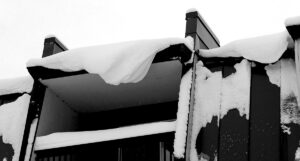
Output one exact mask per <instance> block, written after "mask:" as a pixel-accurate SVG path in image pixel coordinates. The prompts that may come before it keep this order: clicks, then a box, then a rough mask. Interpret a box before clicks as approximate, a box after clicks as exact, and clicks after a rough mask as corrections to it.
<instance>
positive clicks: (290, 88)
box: [280, 59, 300, 125]
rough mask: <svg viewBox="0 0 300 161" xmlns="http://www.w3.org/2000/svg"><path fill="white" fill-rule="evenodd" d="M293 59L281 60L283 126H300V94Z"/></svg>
mask: <svg viewBox="0 0 300 161" xmlns="http://www.w3.org/2000/svg"><path fill="white" fill-rule="evenodd" d="M295 68H296V66H295V61H294V60H293V59H282V60H281V96H280V97H281V101H280V102H281V124H289V123H295V124H299V125H300V108H299V103H298V102H299V93H298V86H297V76H296V69H295Z"/></svg>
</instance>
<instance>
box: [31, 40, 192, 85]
mask: <svg viewBox="0 0 300 161" xmlns="http://www.w3.org/2000/svg"><path fill="white" fill-rule="evenodd" d="M176 44H185V45H186V46H187V47H188V48H189V49H190V50H191V51H192V49H193V40H192V38H190V37H188V38H165V39H154V40H137V41H129V42H121V43H115V44H107V45H98V46H91V47H84V48H78V49H73V50H67V51H65V52H61V53H58V54H55V55H52V56H49V57H46V58H41V59H32V60H29V61H28V62H27V66H28V67H33V66H42V67H46V68H50V69H59V70H62V71H66V72H74V71H81V70H86V71H87V72H89V73H95V74H98V75H99V76H100V77H102V78H103V79H104V81H105V82H106V83H109V84H113V85H118V84H120V83H129V82H133V83H135V82H138V81H140V80H142V79H143V78H144V76H145V75H146V74H147V72H148V70H149V68H150V66H151V63H152V61H153V59H154V57H155V55H156V54H157V53H158V52H160V51H162V50H164V49H166V48H168V47H170V46H171V45H176Z"/></svg>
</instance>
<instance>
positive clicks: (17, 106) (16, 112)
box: [0, 94, 30, 161]
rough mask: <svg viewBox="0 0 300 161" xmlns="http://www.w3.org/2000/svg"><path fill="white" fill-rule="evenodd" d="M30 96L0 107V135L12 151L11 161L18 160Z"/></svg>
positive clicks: (23, 96) (24, 96)
mask: <svg viewBox="0 0 300 161" xmlns="http://www.w3.org/2000/svg"><path fill="white" fill-rule="evenodd" d="M29 101H30V96H29V95H28V94H24V95H22V96H21V97H19V98H18V99H17V100H16V101H15V102H11V103H8V104H4V105H2V106H0V135H1V136H3V142H4V143H7V144H11V145H12V147H13V149H14V156H13V161H18V160H19V155H20V149H21V144H22V139H23V133H24V128H25V122H26V116H27V112H28V105H29Z"/></svg>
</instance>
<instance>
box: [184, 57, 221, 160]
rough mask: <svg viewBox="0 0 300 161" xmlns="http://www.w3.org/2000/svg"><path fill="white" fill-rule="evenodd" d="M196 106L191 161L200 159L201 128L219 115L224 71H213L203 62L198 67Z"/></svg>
mask: <svg viewBox="0 0 300 161" xmlns="http://www.w3.org/2000/svg"><path fill="white" fill-rule="evenodd" d="M196 69H197V70H196V86H195V87H196V88H195V106H194V111H193V122H194V123H193V125H192V136H191V153H190V158H191V161H198V154H197V151H196V138H197V135H198V133H199V132H200V129H201V128H202V127H205V126H206V124H207V123H209V122H211V121H212V118H213V117H214V116H217V117H219V111H220V104H221V83H222V72H221V71H220V72H214V73H212V72H211V71H209V70H208V69H207V68H206V67H204V66H203V64H202V62H198V63H197V68H196Z"/></svg>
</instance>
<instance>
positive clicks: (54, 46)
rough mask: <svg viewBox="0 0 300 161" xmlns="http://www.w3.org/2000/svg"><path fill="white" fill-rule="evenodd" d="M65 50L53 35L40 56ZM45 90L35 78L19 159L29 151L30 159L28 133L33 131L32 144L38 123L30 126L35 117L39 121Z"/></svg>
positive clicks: (23, 158)
mask: <svg viewBox="0 0 300 161" xmlns="http://www.w3.org/2000/svg"><path fill="white" fill-rule="evenodd" d="M65 50H67V48H66V47H65V46H64V45H63V44H62V43H61V42H60V41H59V40H58V39H57V38H55V37H50V38H46V39H45V42H44V50H43V55H42V57H46V56H50V55H53V54H56V53H59V52H61V51H65ZM45 91H46V87H45V86H44V85H42V84H41V83H40V82H39V81H38V80H35V81H34V84H33V88H32V92H31V99H30V103H29V108H28V115H27V119H26V123H25V129H24V134H23V140H22V146H21V152H20V157H19V160H20V161H23V160H25V157H26V153H30V154H27V155H30V157H29V160H30V159H31V154H32V151H33V146H31V147H30V146H28V138H29V137H30V134H32V133H34V137H33V142H32V145H34V142H35V138H36V132H37V127H38V123H37V125H36V127H33V128H32V127H31V126H32V123H33V121H34V120H35V119H37V121H38V122H39V118H40V114H41V110H42V105H43V101H44V95H45ZM27 148H31V149H27Z"/></svg>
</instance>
